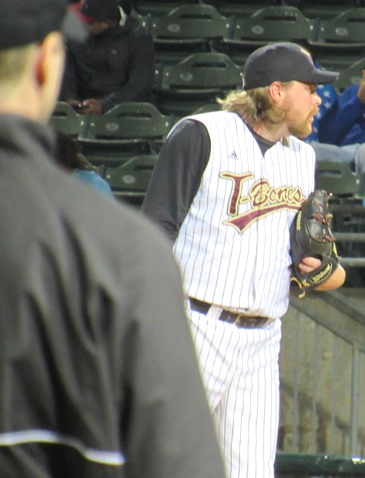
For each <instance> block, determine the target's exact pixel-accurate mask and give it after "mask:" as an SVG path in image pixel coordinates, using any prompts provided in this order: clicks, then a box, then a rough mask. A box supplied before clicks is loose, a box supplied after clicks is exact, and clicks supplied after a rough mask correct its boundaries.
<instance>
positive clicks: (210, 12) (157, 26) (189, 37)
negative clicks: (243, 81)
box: [150, 4, 230, 45]
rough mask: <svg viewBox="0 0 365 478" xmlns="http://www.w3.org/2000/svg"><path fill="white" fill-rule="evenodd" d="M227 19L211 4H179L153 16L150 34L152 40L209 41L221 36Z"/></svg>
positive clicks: (225, 33) (223, 33)
mask: <svg viewBox="0 0 365 478" xmlns="http://www.w3.org/2000/svg"><path fill="white" fill-rule="evenodd" d="M229 27H230V24H229V21H228V19H227V18H225V17H223V16H222V15H221V13H220V12H219V11H218V10H217V9H216V8H215V7H214V6H212V5H204V4H197V5H181V6H179V7H177V8H175V9H173V10H171V11H170V12H169V13H167V14H165V15H155V16H153V18H152V20H151V24H150V34H151V35H152V37H153V39H154V42H155V43H156V44H157V45H158V43H159V42H175V43H176V42H188V41H194V40H195V41H197V42H199V41H200V42H201V41H202V40H205V41H209V40H213V39H215V38H223V37H225V36H226V35H227V33H228V31H229Z"/></svg>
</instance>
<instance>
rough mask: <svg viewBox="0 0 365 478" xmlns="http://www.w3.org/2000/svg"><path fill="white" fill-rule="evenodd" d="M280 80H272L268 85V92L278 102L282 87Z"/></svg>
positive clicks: (281, 94) (281, 95)
mask: <svg viewBox="0 0 365 478" xmlns="http://www.w3.org/2000/svg"><path fill="white" fill-rule="evenodd" d="M282 86H283V85H282V83H280V81H274V82H273V83H271V84H270V85H269V93H270V96H271V98H272V99H273V101H274V102H275V103H278V102H279V101H280V100H281V99H282V97H283V87H282Z"/></svg>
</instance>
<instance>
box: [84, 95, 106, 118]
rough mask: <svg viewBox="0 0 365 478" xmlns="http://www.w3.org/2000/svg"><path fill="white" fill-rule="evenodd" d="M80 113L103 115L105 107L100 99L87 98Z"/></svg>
mask: <svg viewBox="0 0 365 478" xmlns="http://www.w3.org/2000/svg"><path fill="white" fill-rule="evenodd" d="M80 113H81V114H85V115H101V114H102V113H103V107H102V106H101V103H100V101H98V100H94V99H89V100H85V101H83V102H82V109H81V110H80Z"/></svg>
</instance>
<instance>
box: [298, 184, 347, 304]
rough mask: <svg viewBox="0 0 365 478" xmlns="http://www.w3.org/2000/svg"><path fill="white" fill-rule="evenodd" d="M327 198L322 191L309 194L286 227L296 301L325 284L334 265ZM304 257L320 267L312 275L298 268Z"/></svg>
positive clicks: (335, 258)
mask: <svg viewBox="0 0 365 478" xmlns="http://www.w3.org/2000/svg"><path fill="white" fill-rule="evenodd" d="M330 197H331V196H330V195H328V194H327V192H326V191H323V190H317V191H314V192H312V193H311V194H310V195H309V196H308V199H307V200H306V201H304V202H303V204H302V207H301V209H300V210H299V211H298V213H297V215H296V216H295V218H294V221H293V224H292V225H291V227H290V255H291V259H292V277H291V280H292V281H293V282H295V283H297V284H298V286H299V287H300V289H301V290H302V292H301V294H300V295H299V297H304V296H305V294H306V291H310V290H313V289H315V288H316V287H317V286H318V285H319V284H321V283H322V282H324V281H325V280H327V279H328V278H329V277H330V276H331V275H332V274H333V272H334V271H335V270H336V267H337V264H338V255H337V249H336V244H335V238H334V237H333V235H332V232H331V229H330V226H329V223H330V220H331V217H332V215H331V214H330V212H329V207H328V199H329V198H330ZM308 256H312V257H316V258H318V259H320V260H321V261H322V263H321V265H320V266H319V267H318V268H317V269H315V270H314V271H312V272H310V273H302V272H301V271H300V270H299V268H298V265H299V264H300V262H301V261H302V259H303V258H304V257H308Z"/></svg>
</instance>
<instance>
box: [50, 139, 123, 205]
mask: <svg viewBox="0 0 365 478" xmlns="http://www.w3.org/2000/svg"><path fill="white" fill-rule="evenodd" d="M56 135H57V144H56V160H57V162H58V163H59V164H60V165H61V166H63V167H64V168H66V170H68V171H70V172H71V173H72V174H73V175H74V176H76V177H77V178H79V179H80V180H81V181H82V182H84V183H87V184H90V186H92V187H93V188H94V189H96V190H97V191H99V192H100V193H102V194H104V195H105V196H109V197H114V196H113V192H112V189H111V187H110V185H109V183H108V182H107V181H106V180H105V179H103V178H102V177H101V176H100V175H99V174H98V173H97V172H96V168H95V167H94V166H93V165H92V164H91V163H90V162H89V161H88V159H87V158H86V157H85V156H84V155H82V154H81V153H80V152H79V149H78V146H77V144H76V142H75V141H74V140H73V139H72V138H71V137H70V136H67V135H66V134H63V133H60V132H56Z"/></svg>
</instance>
